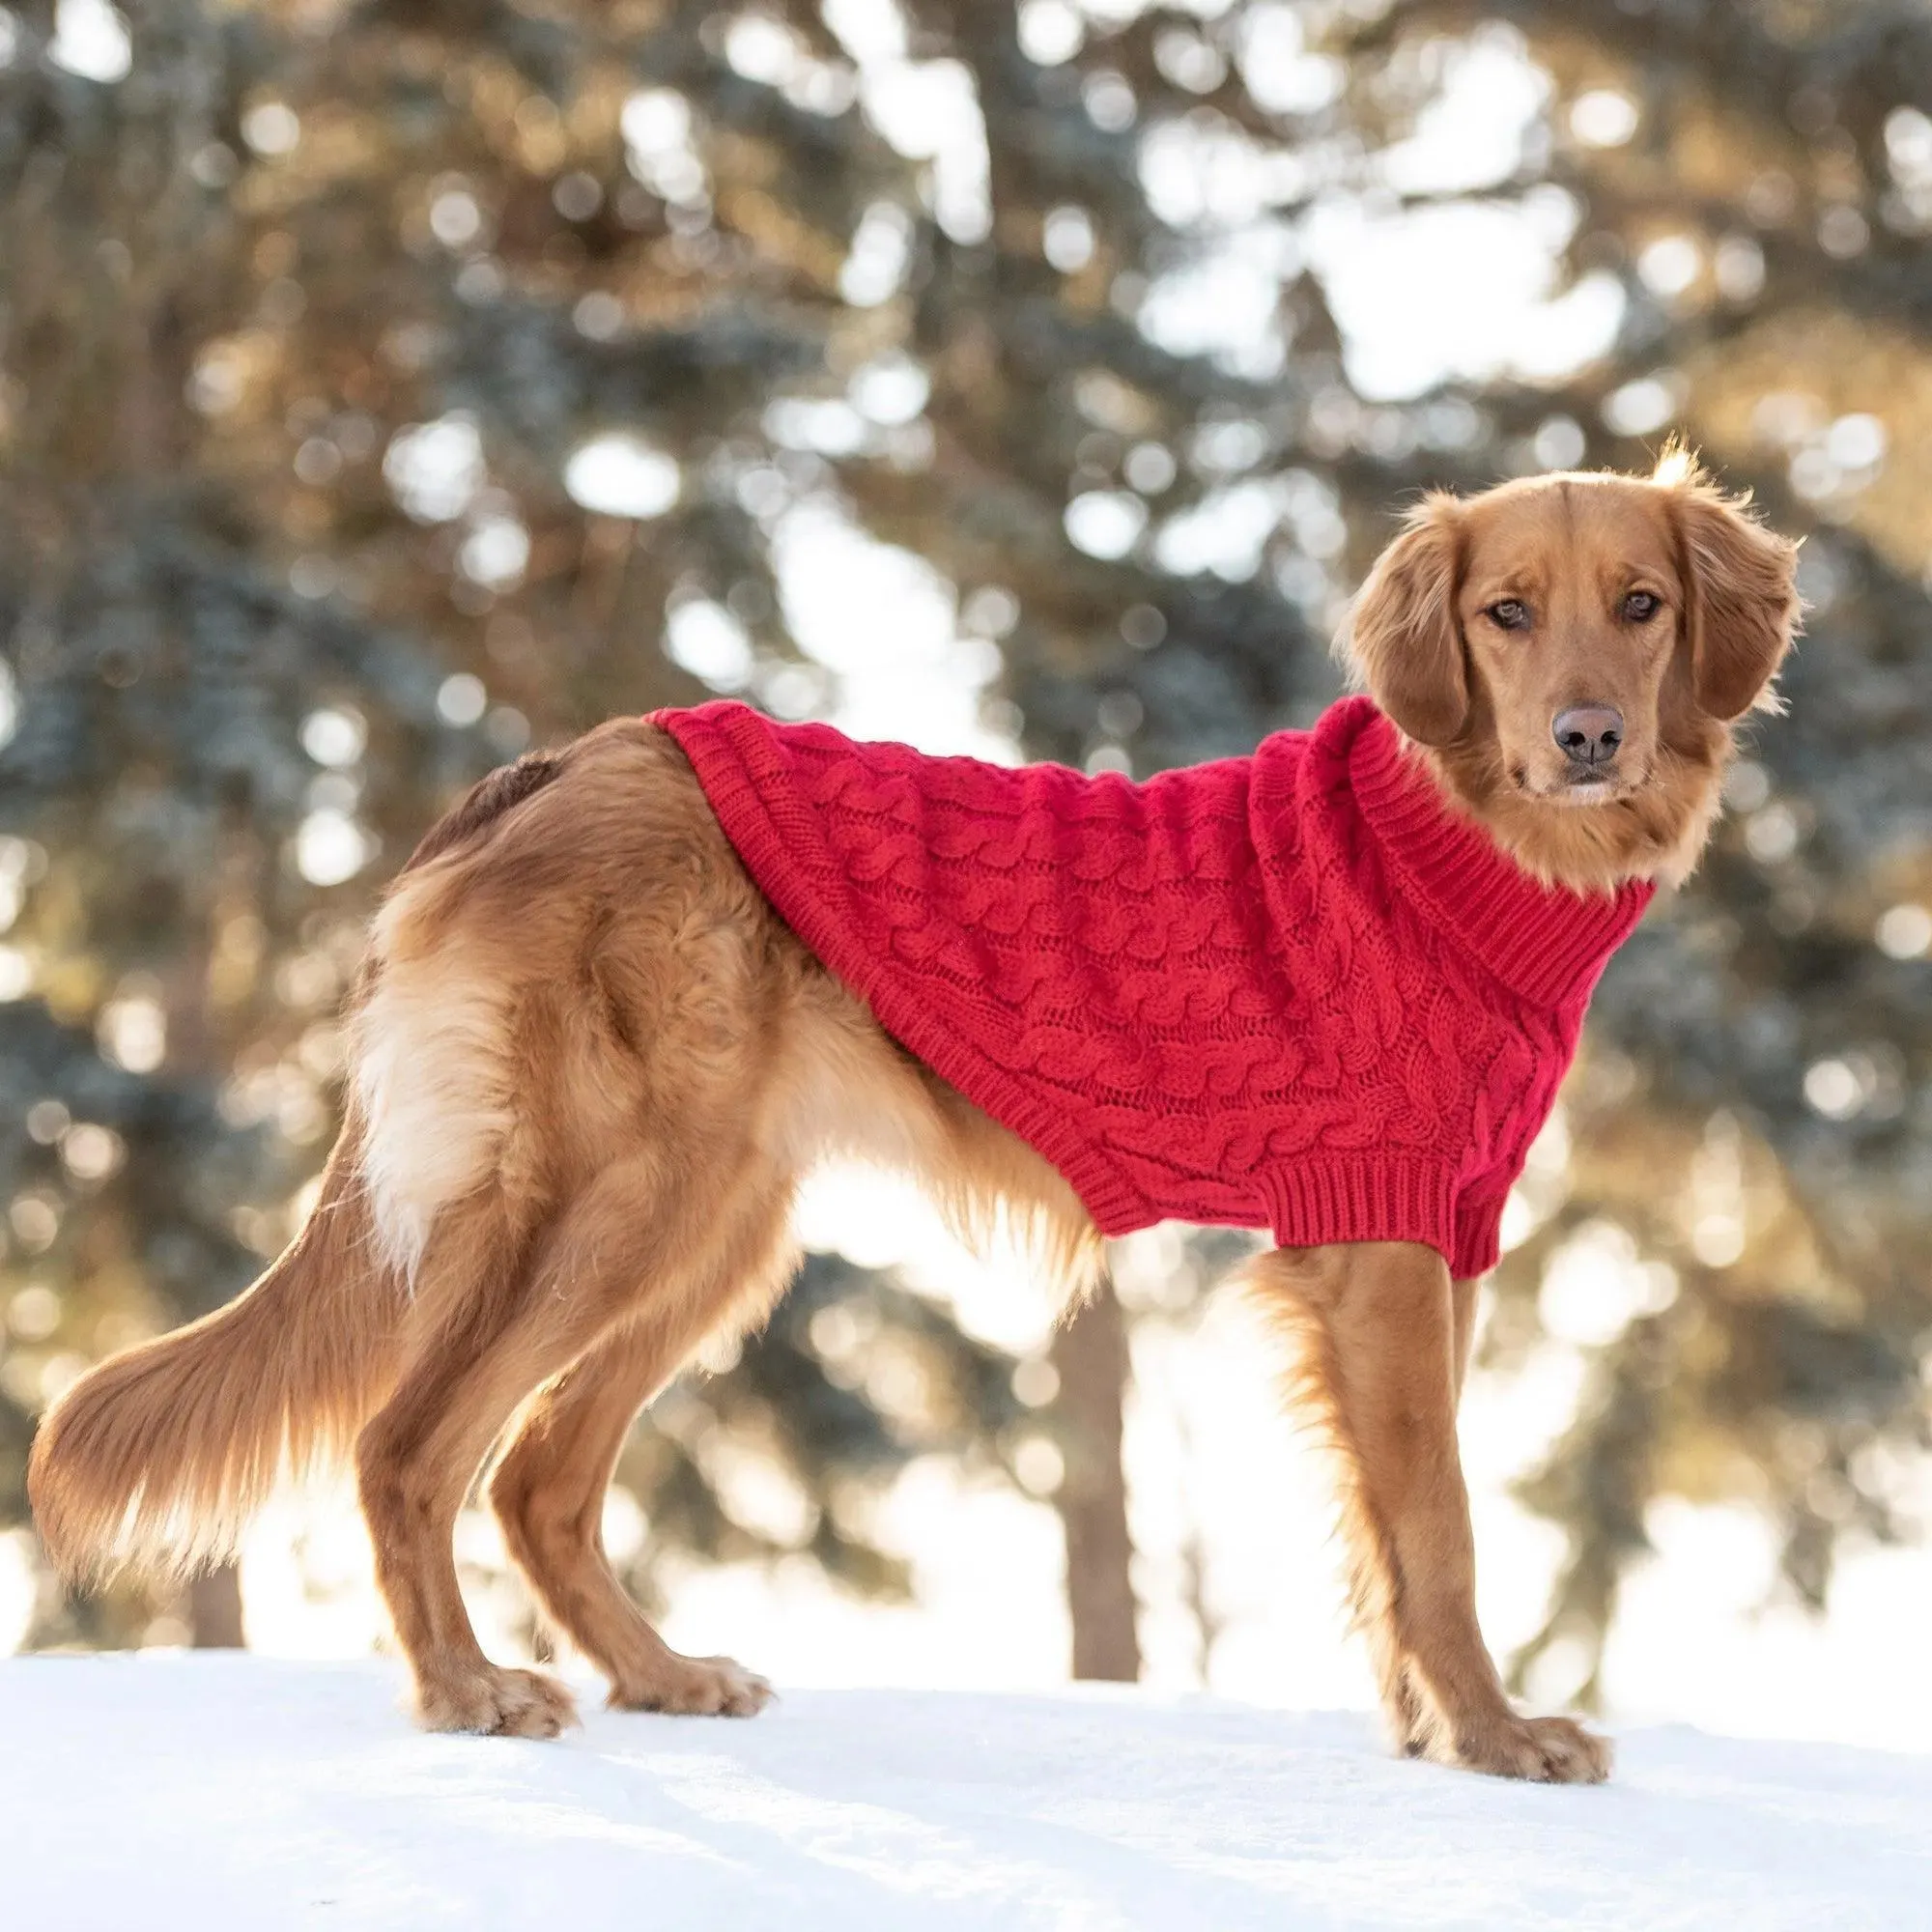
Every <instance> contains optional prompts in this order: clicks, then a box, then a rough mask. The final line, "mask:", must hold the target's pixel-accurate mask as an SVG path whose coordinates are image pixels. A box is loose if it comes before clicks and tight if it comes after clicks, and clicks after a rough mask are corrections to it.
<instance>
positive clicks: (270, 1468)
mask: <svg viewBox="0 0 1932 1932" xmlns="http://www.w3.org/2000/svg"><path fill="white" fill-rule="evenodd" d="M360 1141H361V1134H360V1129H359V1126H358V1123H357V1122H356V1120H355V1117H354V1115H353V1113H352V1117H351V1120H350V1122H349V1124H348V1125H347V1126H346V1127H345V1128H344V1130H343V1133H342V1137H341V1139H340V1141H338V1143H337V1144H336V1148H335V1151H334V1153H333V1154H332V1155H331V1156H330V1159H329V1163H328V1168H327V1172H326V1173H325V1175H324V1177H323V1184H322V1192H321V1196H320V1198H319V1200H318V1201H317V1203H316V1206H315V1208H314V1211H313V1212H312V1213H311V1214H310V1215H309V1217H308V1219H307V1221H306V1222H305V1223H304V1224H303V1226H302V1229H301V1232H300V1233H299V1234H298V1235H297V1236H296V1237H295V1239H294V1240H293V1241H292V1242H291V1243H290V1244H289V1246H288V1247H287V1248H286V1249H285V1250H284V1251H283V1253H282V1254H281V1256H280V1257H279V1258H278V1259H277V1260H276V1261H275V1262H274V1263H273V1264H270V1267H269V1269H268V1271H267V1272H266V1273H265V1274H264V1275H263V1276H262V1277H261V1278H260V1280H258V1281H257V1282H256V1283H255V1285H254V1286H253V1287H252V1288H250V1289H249V1290H248V1291H247V1293H245V1294H242V1295H241V1296H240V1297H239V1298H238V1299H237V1300H235V1301H232V1302H230V1303H229V1304H228V1306H227V1307H225V1308H221V1309H217V1310H216V1311H215V1312H214V1313H213V1315H207V1316H204V1317H203V1318H202V1319H201V1320H200V1321H194V1322H190V1323H189V1324H188V1325H187V1326H186V1327H185V1328H178V1329H176V1330H175V1331H174V1332H173V1333H172V1334H167V1335H161V1336H157V1337H156V1339H155V1340H153V1341H151V1342H144V1343H141V1344H140V1345H139V1346H138V1347H136V1348H132V1349H128V1350H126V1351H125V1352H123V1353H121V1354H119V1355H114V1356H111V1357H110V1358H109V1359H108V1360H106V1361H104V1362H102V1363H101V1364H100V1365H99V1367H98V1368H95V1369H94V1370H92V1371H91V1372H90V1373H88V1374H87V1375H84V1376H83V1377H81V1378H80V1379H79V1380H78V1381H77V1382H75V1383H74V1384H73V1386H72V1387H71V1389H69V1390H68V1391H67V1393H66V1394H65V1395H63V1396H62V1397H61V1398H60V1400H59V1401H58V1402H56V1403H55V1404H54V1406H53V1407H52V1408H51V1409H49V1410H48V1412H47V1414H46V1416H45V1418H44V1419H43V1422H42V1424H41V1427H40V1433H39V1435H37V1436H36V1438H35V1441H34V1451H33V1458H32V1461H31V1463H30V1464H29V1467H28V1472H27V1485H28V1492H29V1493H30V1495H31V1496H32V1499H33V1505H34V1515H35V1519H36V1520H37V1522H38V1523H39V1526H40V1531H41V1538H42V1541H43V1544H44V1545H45V1547H46V1549H47V1552H48V1554H49V1555H50V1556H51V1557H52V1559H53V1560H54V1562H55V1563H56V1564H57V1565H58V1566H59V1568H60V1569H61V1570H62V1572H63V1573H65V1574H66V1575H67V1576H69V1577H74V1578H78V1579H93V1578H98V1577H102V1576H104V1575H106V1574H109V1573H111V1572H113V1571H116V1570H119V1569H122V1568H129V1569H133V1570H136V1571H140V1572H143V1573H146V1574H149V1575H158V1576H174V1575H184V1574H187V1573H190V1572H192V1571H194V1570H196V1569H199V1568H201V1567H203V1566H205V1565H208V1564H210V1563H214V1562H218V1561H220V1560H222V1559H224V1558H225V1557H227V1556H229V1555H231V1554H232V1553H233V1551H234V1548H235V1545H236V1542H237V1539H238V1538H239V1536H240V1535H241V1530H242V1529H243V1528H244V1527H245V1526H246V1524H247V1522H248V1520H249V1519H250V1518H251V1517H252V1516H253V1515H254V1514H255V1512H256V1511H257V1510H258V1509H259V1508H260V1506H261V1505H262V1503H263V1502H264V1501H265V1500H266V1498H267V1496H268V1494H269V1492H270V1490H271V1489H272V1488H273V1487H274V1485H275V1483H276V1482H277V1480H278V1479H279V1478H280V1477H281V1476H282V1475H284V1474H285V1473H287V1474H291V1475H300V1474H302V1473H303V1472H305V1471H306V1470H308V1469H309V1468H311V1467H314V1466H316V1465H319V1464H321V1463H327V1462H330V1461H333V1460H336V1459H338V1458H339V1457H340V1456H341V1455H342V1454H343V1453H344V1452H345V1451H346V1450H347V1448H348V1446H349V1444H350V1442H351V1440H352V1439H353V1437H354V1435H355V1430H356V1429H357V1428H358V1426H359V1425H360V1423H361V1422H362V1420H363V1418H364V1417H365V1416H366V1415H367V1414H368V1413H369V1412H370V1411H371V1410H372V1409H373V1408H374V1407H375V1406H376V1404H377V1403H378V1402H379V1401H380V1400H381V1398H382V1395H383V1392H384V1389H385V1387H386V1386H387V1384H388V1382H389V1381H390V1379H391V1378H392V1377H393V1374H394V1367H395V1358H396V1353H397V1348H398V1341H399V1335H400V1330H401V1326H402V1318H403V1315H404V1313H405V1311H406V1309H407V1306H408V1290H407V1287H406V1285H405V1283H404V1281H403V1279H402V1277H401V1276H400V1275H399V1274H398V1273H397V1272H396V1270H395V1269H394V1268H393V1267H391V1266H390V1265H389V1264H387V1263H386V1262H385V1261H384V1258H383V1257H382V1255H381V1253H380V1252H379V1249H378V1246H377V1243H376V1241H375V1239H374V1230H373V1228H372V1226H371V1223H370V1217H369V1209H368V1205H367V1196H366V1190H365V1187H364V1185H363V1181H362V1179H361V1174H360V1165H361V1162H360V1152H361V1149H360Z"/></svg>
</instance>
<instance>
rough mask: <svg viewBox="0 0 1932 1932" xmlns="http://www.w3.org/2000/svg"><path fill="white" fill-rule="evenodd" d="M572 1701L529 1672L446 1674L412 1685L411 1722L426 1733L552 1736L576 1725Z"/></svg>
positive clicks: (490, 1668) (491, 1669)
mask: <svg viewBox="0 0 1932 1932" xmlns="http://www.w3.org/2000/svg"><path fill="white" fill-rule="evenodd" d="M577 1720H578V1719H577V1701H576V1699H575V1698H573V1697H572V1696H571V1694H570V1692H569V1691H568V1690H565V1689H564V1688H563V1686H562V1685H561V1684H559V1683H558V1682H557V1681H556V1679H555V1678H554V1677H545V1676H543V1675H542V1674H541V1673H540V1672H538V1671H535V1670H499V1669H497V1666H496V1665H495V1664H486V1665H484V1666H483V1668H482V1669H480V1670H468V1671H465V1672H463V1673H461V1674H456V1673H451V1674H450V1675H447V1676H442V1677H438V1678H435V1679H433V1680H430V1681H426V1682H424V1683H421V1684H419V1685H418V1686H417V1687H416V1721H417V1722H418V1723H419V1724H421V1725H422V1727H423V1729H424V1730H426V1731H474V1732H476V1733H478V1734H479V1735H480V1736H483V1737H494V1738H554V1737H555V1736H556V1735H557V1734H558V1732H560V1731H564V1730H568V1729H569V1728H570V1726H571V1725H573V1724H574V1723H576V1722H577Z"/></svg>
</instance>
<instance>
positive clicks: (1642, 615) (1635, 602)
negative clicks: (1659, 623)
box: [1624, 590, 1663, 624]
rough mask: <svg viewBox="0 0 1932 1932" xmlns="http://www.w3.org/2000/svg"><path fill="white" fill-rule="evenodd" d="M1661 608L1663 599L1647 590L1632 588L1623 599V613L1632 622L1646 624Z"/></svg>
mask: <svg viewBox="0 0 1932 1932" xmlns="http://www.w3.org/2000/svg"><path fill="white" fill-rule="evenodd" d="M1662 609H1663V599H1662V597H1659V596H1657V595H1656V594H1655V593H1654V592H1652V591H1649V590H1633V591H1632V592H1631V594H1630V595H1629V596H1628V597H1626V598H1625V599H1624V615H1625V616H1626V617H1628V618H1629V619H1630V620H1631V622H1632V623H1633V624H1647V623H1649V622H1650V620H1651V619H1652V618H1653V617H1655V616H1656V615H1657V613H1658V612H1659V611H1661V610H1662Z"/></svg>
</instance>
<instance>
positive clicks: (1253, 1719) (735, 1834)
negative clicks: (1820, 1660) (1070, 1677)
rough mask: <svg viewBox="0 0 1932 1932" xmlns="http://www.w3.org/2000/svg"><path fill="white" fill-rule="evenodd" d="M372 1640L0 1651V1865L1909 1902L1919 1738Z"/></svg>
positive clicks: (905, 1916)
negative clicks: (553, 1714)
mask: <svg viewBox="0 0 1932 1932" xmlns="http://www.w3.org/2000/svg"><path fill="white" fill-rule="evenodd" d="M398 1681H399V1680H398V1675H397V1673H396V1671H395V1670H394V1669H393V1668H392V1667H390V1666H387V1665H384V1664H380V1663H342V1664H318V1663H301V1662H270V1661H268V1660H264V1659H260V1658H252V1657H245V1656H214V1657H211V1656H193V1655H183V1654H179V1653H177V1654H157V1653H149V1654H146V1655H142V1656H125V1655H124V1656H107V1657H92V1658H80V1657H76V1658H37V1659H19V1660H13V1661H9V1662H0V1847H4V1851H0V1887H4V1892H0V1897H4V1907H5V1911H4V1916H5V1920H6V1922H7V1923H9V1924H13V1925H17V1926H21V1927H28V1926H32V1927H35V1928H37V1929H38V1928H48V1932H56V1928H57V1932H97V1928H99V1932H109V1928H112V1932H123V1928H126V1927H128V1926H141V1927H143V1928H146V1932H176V1928H192V1932H256V1928H264V1932H270V1928H272V1932H281V1928H305V1927H311V1926H325V1927H326V1926H339V1927H355V1928H358V1932H359V1928H364V1927H384V1928H387V1927H396V1928H405V1927H406V1928H410V1932H417V1928H426V1927H436V1926H443V1925H449V1926H461V1927H464V1928H466V1932H468V1929H469V1928H476V1932H488V1928H496V1927H502V1928H505V1932H511V1928H514V1932H528V1929H529V1928H532V1927H549V1926H556V1927H560V1928H567V1932H602V1928H605V1927H613V1928H614V1927H619V1926H621V1927H624V1928H626V1932H632V1928H638V1927H648V1928H650V1932H698V1929H699V1928H702V1932H709V1928H712V1927H719V1928H725V1927H729V1928H732V1932H763V1928H766V1927H783V1928H785V1932H816V1928H820V1927H825V1928H837V1932H865V1928H880V1932H886V1929H887V1928H890V1929H891V1932H903V1928H914V1932H947V1928H956V1927H967V1926H974V1927H978V1926H985V1927H998V1928H1001V1932H1016V1928H1034V1927H1038V1928H1054V1929H1055V1932H1059V1928H1067V1932H1106V1929H1107V1928H1113V1927H1162V1928H1175V1932H1238V1928H1241V1927H1246V1926H1267V1927H1270V1928H1283V1927H1292V1928H1297V1932H1298V1928H1304V1927H1341V1926H1347V1927H1382V1926H1391V1927H1393V1926H1400V1927H1404V1928H1409V1932H1425V1929H1426V1928H1440V1927H1449V1926H1457V1927H1476V1928H1482V1932H1513V1928H1529V1927H1538V1928H1545V1927H1564V1928H1569V1927H1601V1928H1605V1932H1609V1928H1614V1932H1636V1928H1641V1932H1662V1928H1685V1927H1702V1926H1720V1927H1723V1928H1724V1932H1777V1928H1781V1927H1791V1928H1794V1932H1795V1929H1796V1928H1801V1927H1802V1928H1804V1932H1832V1928H1839V1927H1843V1928H1855V1927H1856V1928H1865V1927H1871V1928H1879V1927H1886V1928H1893V1927H1904V1926H1912V1925H1923V1924H1925V1923H1927V1922H1928V1916H1932V1908H1928V1904H1927V1901H1928V1900H1932V1759H1926V1758H1921V1757H1909V1756H1890V1755H1887V1754H1885V1753H1882V1752H1877V1751H1861V1750H1852V1749H1847V1748H1843V1747H1829V1746H1818V1745H1804V1746H1795V1745H1776V1744H1766V1743H1750V1744H1745V1743H1739V1742H1735V1741H1732V1740H1727V1739H1720V1738H1713V1737H1707V1736H1703V1735H1700V1734H1699V1733H1697V1732H1694V1731H1689V1730H1684V1729H1663V1730H1646V1731H1636V1732H1632V1733H1627V1734H1626V1735H1624V1736H1623V1737H1622V1738H1621V1739H1620V1741H1619V1749H1620V1759H1619V1765H1618V1775H1617V1777H1616V1779H1615V1781H1614V1782H1612V1783H1611V1784H1609V1785H1606V1786H1603V1787H1600V1788H1596V1789H1580V1790H1579V1789H1569V1790H1563V1789H1548V1788H1540V1787H1539V1788H1532V1787H1527V1786H1521V1785H1510V1784H1502V1783H1497V1782H1493V1781H1492V1780H1490V1779H1487V1778H1477V1777H1470V1776H1461V1775H1458V1774H1455V1773H1451V1772H1444V1771H1438V1770H1435V1769H1434V1768H1432V1767H1429V1766H1424V1765H1415V1764H1406V1763H1401V1762H1397V1761H1395V1760H1393V1759H1391V1758H1389V1757H1388V1756H1387V1755H1385V1754H1384V1753H1383V1751H1382V1750H1381V1749H1380V1747H1379V1746H1378V1743H1377V1741H1376V1739H1375V1736H1374V1733H1373V1730H1372V1728H1371V1725H1370V1722H1369V1720H1368V1719H1366V1718H1364V1717H1360V1716H1357V1715H1353V1714H1349V1715H1342V1716H1314V1717H1306V1716H1290V1715H1286V1714H1283V1713H1279V1712H1263V1711H1257V1710H1252V1709H1247V1708H1243V1707H1240V1706H1236V1705H1230V1704H1225V1703H1217V1702H1212V1701H1207V1700H1183V1701H1178V1702H1177V1701H1172V1700H1159V1699H1154V1698H1151V1697H1150V1696H1148V1695H1147V1694H1146V1693H1140V1692H1106V1691H1102V1692H1093V1691H1087V1692H1078V1693H1076V1692H1070V1691H1069V1692H1063V1693H1060V1694H1056V1695H1052V1696H987V1695H968V1694H964V1693H957V1692H952V1693H943V1692H915V1691H905V1690H844V1691H838V1690H814V1691H803V1692H799V1693H796V1694H794V1695H792V1696H789V1697H786V1698H785V1699H784V1700H783V1701H782V1702H781V1703H780V1704H779V1705H778V1706H776V1707H775V1708H774V1709H773V1710H772V1711H770V1712H768V1713H767V1714H766V1715H765V1716H764V1717H762V1718H760V1719H756V1720H755V1721H753V1722H750V1723H744V1722H726V1721H721V1720H716V1719H676V1718H650V1717H636V1716H619V1715H613V1714H607V1713H601V1712H598V1713H594V1714H593V1715H591V1716H590V1718H589V1720H588V1723H587V1725H586V1727H585V1728H584V1729H583V1730H582V1731H579V1732H576V1733H574V1734H573V1735H572V1736H571V1737H569V1738H568V1739H567V1740H565V1741H563V1742H561V1743H557V1744H530V1743H525V1742H521V1741H518V1742H511V1741H503V1740H497V1739H471V1738H432V1737H424V1736H421V1735H419V1734H418V1733H416V1732H414V1731H413V1730H412V1729H411V1728H410V1726H409V1725H408V1724H407V1723H406V1722H405V1720H404V1719H402V1718H401V1717H400V1716H399V1715H398V1712H397V1709H396V1696H397V1690H398Z"/></svg>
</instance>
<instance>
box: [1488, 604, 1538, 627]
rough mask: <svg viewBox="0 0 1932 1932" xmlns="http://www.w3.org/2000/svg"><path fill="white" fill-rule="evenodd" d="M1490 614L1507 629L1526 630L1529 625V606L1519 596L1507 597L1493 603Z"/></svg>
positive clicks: (1498, 623) (1493, 621) (1495, 621)
mask: <svg viewBox="0 0 1932 1932" xmlns="http://www.w3.org/2000/svg"><path fill="white" fill-rule="evenodd" d="M1489 614H1490V619H1491V621H1492V623H1494V624H1495V625H1497V626H1498V627H1499V628H1500V629H1502V630H1505V631H1521V630H1526V629H1527V628H1528V625H1529V607H1528V605H1526V604H1524V603H1523V602H1522V601H1521V600H1520V599H1519V598H1515V597H1505V598H1504V599H1503V600H1502V601H1501V602H1500V603H1497V604H1492V605H1491V606H1490V612H1489Z"/></svg>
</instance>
